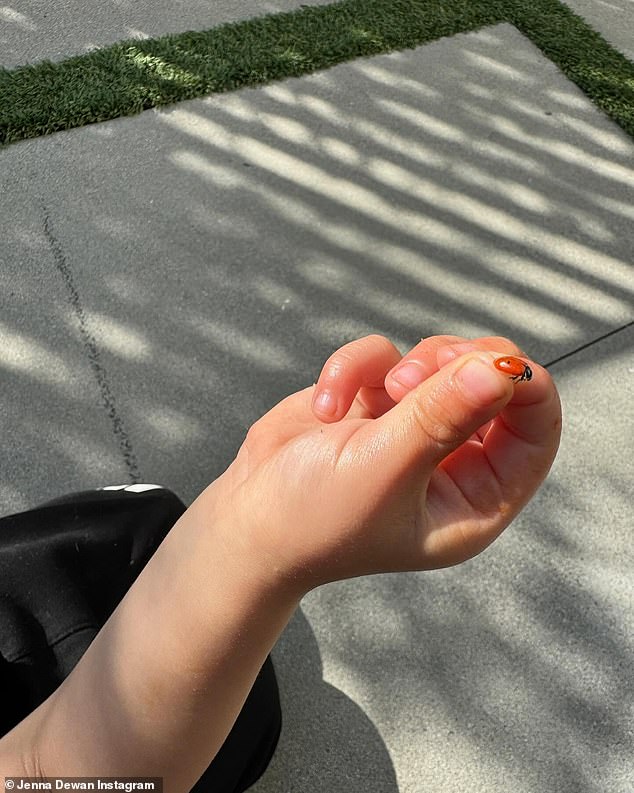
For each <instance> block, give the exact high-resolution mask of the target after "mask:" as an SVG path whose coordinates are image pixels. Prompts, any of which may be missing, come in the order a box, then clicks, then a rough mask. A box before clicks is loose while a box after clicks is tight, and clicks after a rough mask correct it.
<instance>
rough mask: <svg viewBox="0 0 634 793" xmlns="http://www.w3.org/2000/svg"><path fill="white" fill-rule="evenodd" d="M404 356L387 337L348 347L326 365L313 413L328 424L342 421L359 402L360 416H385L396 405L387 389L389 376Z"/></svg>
mask: <svg viewBox="0 0 634 793" xmlns="http://www.w3.org/2000/svg"><path fill="white" fill-rule="evenodd" d="M400 359H401V353H400V352H399V350H398V349H397V348H396V347H395V346H394V345H393V344H392V342H391V341H389V339H386V338H385V337H384V336H379V335H371V336H366V337H364V338H362V339H356V340H355V341H352V342H350V343H349V344H345V345H344V346H343V347H341V348H340V349H338V350H337V351H336V352H334V353H333V354H332V355H331V356H330V358H328V360H327V361H326V363H325V364H324V366H323V368H322V370H321V373H320V375H319V379H318V381H317V384H316V387H315V392H314V397H313V402H312V410H313V413H314V415H315V416H316V417H317V418H319V419H320V421H324V422H333V421H339V420H340V419H341V418H343V417H344V416H345V415H346V414H347V413H348V411H349V410H350V408H351V406H352V404H353V402H354V401H355V398H356V397H357V395H359V396H358V399H357V406H358V408H359V412H364V411H367V414H366V415H368V416H377V415H382V414H383V413H384V412H385V411H386V410H388V409H389V408H390V407H392V406H393V405H394V402H393V401H392V400H391V399H390V397H389V396H388V394H387V393H386V392H385V388H384V386H383V383H384V380H385V375H386V373H387V372H388V371H389V370H390V369H391V368H392V367H393V366H394V365H395V363H396V362H397V361H400Z"/></svg>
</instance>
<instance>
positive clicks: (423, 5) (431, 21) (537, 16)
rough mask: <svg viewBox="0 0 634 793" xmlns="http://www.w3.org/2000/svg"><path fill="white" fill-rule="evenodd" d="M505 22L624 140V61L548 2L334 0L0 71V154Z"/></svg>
mask: <svg viewBox="0 0 634 793" xmlns="http://www.w3.org/2000/svg"><path fill="white" fill-rule="evenodd" d="M499 22H510V23H512V24H514V25H516V26H517V28H518V29H519V30H520V31H521V32H522V33H524V34H525V35H526V36H528V38H530V39H531V40H532V41H533V42H534V43H535V45H536V46H537V47H539V48H540V49H541V50H542V52H543V53H544V54H545V55H546V56H547V57H548V58H550V59H551V60H552V61H554V62H555V63H556V64H557V65H558V66H559V67H560V69H561V70H562V71H563V72H564V74H565V75H566V76H567V77H569V78H570V79H571V80H572V81H573V82H575V83H576V84H577V85H578V86H579V87H580V88H581V89H582V90H583V91H585V93H586V94H587V95H588V96H589V97H590V99H591V100H592V101H593V102H595V103H596V104H597V105H598V106H599V107H600V108H601V109H602V110H603V111H604V112H605V113H607V115H608V116H610V117H611V118H612V119H613V120H614V121H615V122H616V123H617V124H619V125H620V126H621V127H622V128H623V129H624V130H626V132H628V133H629V134H630V135H632V136H634V64H633V63H632V62H631V61H629V60H628V59H627V58H625V56H623V55H622V54H621V53H620V52H618V51H617V50H615V49H614V48H613V47H611V46H610V45H609V44H608V43H607V42H606V41H605V40H604V39H603V38H602V37H601V36H600V35H599V34H598V33H596V32H595V31H594V30H592V28H590V27H589V25H588V24H587V23H586V22H585V21H584V20H583V19H582V18H581V17H579V16H577V15H576V14H574V13H573V12H572V11H571V10H570V9H569V8H568V7H567V6H565V5H564V4H563V3H561V2H559V0H530V2H526V0H488V1H487V0H440V1H439V0H343V2H339V3H334V4H332V5H327V6H313V7H310V6H309V7H304V8H301V9H299V10H297V11H293V12H291V13H284V14H275V15H269V16H265V17H260V18H257V19H250V20H246V21H244V22H238V23H233V24H228V25H222V26H221V27H217V28H213V29H211V30H206V31H201V32H186V33H181V34H178V35H170V36H162V37H160V38H156V39H150V40H142V41H137V40H131V41H122V42H119V43H117V44H114V45H112V46H110V47H104V48H102V49H99V50H95V51H93V52H90V53H88V54H86V55H80V56H77V57H73V58H69V59H67V60H64V61H61V62H59V63H51V62H50V61H42V62H40V63H36V64H32V65H27V66H22V67H19V68H16V69H12V70H7V69H1V68H0V146H4V145H7V144H9V143H12V142H14V141H18V140H23V139H25V138H33V137H37V136H39V135H46V134H49V133H51V132H55V131H57V130H63V129H71V128H73V127H80V126H84V125H85V124H91V123H95V122H99V121H106V120H108V119H111V118H117V117H119V116H127V115H133V114H135V113H140V112H141V111H142V110H145V109H147V108H150V107H157V106H159V105H166V104H172V103H174V102H180V101H182V100H184V99H193V98H195V97H201V96H206V95H208V94H212V93H218V92H224V91H232V90H235V89H238V88H242V87H244V86H255V85H262V84H264V83H268V82H272V81H274V80H282V79H284V78H287V77H299V76H301V75H304V74H308V73H310V72H314V71H316V70H320V69H326V68H328V67H330V66H334V65H336V64H338V63H342V62H344V61H349V60H352V59H354V58H359V57H364V56H370V55H378V54H379V53H386V52H391V51H394V50H402V49H410V48H413V47H417V46H420V45H421V44H425V43H427V42H430V41H434V40H435V39H438V38H441V37H443V36H451V35H453V34H455V33H461V32H468V31H471V30H476V29H478V28H481V27H484V26H487V25H493V24H496V23H499Z"/></svg>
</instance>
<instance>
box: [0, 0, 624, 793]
mask: <svg viewBox="0 0 634 793" xmlns="http://www.w3.org/2000/svg"><path fill="white" fill-rule="evenodd" d="M93 5H94V8H91V7H89V6H87V5H86V4H85V3H84V4H80V3H78V2H74V1H73V2H72V3H70V2H69V3H66V4H65V5H64V7H63V9H61V10H60V11H57V10H56V11H52V10H48V11H46V9H45V6H44V5H43V6H41V7H40V8H38V9H33V8H31V5H30V4H27V3H24V4H22V3H21V2H18V3H17V4H14V5H12V6H5V7H3V8H2V9H0V42H2V45H3V49H2V50H0V52H1V54H0V63H2V64H3V65H5V66H15V65H18V64H19V63H22V62H25V61H33V60H38V59H41V58H52V59H54V60H55V59H59V58H62V57H67V56H69V55H71V54H74V53H76V52H84V51H86V49H88V48H90V47H91V46H102V45H105V44H108V43H111V42H113V41H117V40H119V39H121V38H126V37H130V36H133V35H138V36H140V35H150V36H155V35H160V34H162V33H165V32H178V31H182V30H187V29H203V28H207V27H211V26H213V25H215V24H219V23H220V22H225V21H229V20H231V19H238V18H248V17H251V16H254V15H256V14H261V13H264V12H268V11H278V10H286V9H290V8H293V7H297V6H299V3H292V2H287V3H266V4H264V5H263V4H261V3H255V2H250V3H247V2H240V3H238V2H235V3H229V2H224V3H219V4H214V8H213V9H212V10H211V11H210V9H209V4H208V3H206V2H205V3H203V2H194V3H189V4H187V8H186V9H184V10H181V9H179V12H178V15H175V14H174V11H173V8H174V6H173V4H170V3H162V4H158V5H157V4H156V3H150V2H147V3H135V4H132V3H116V4H114V3H113V4H107V5H106V4H103V3H101V4H97V3H94V4H93ZM570 5H571V6H572V7H573V8H574V9H575V10H576V11H577V12H578V13H581V14H582V15H584V16H586V18H587V19H588V20H589V21H590V22H591V24H592V25H594V26H595V27H596V28H597V29H599V30H600V31H601V32H602V33H603V34H604V35H605V37H606V38H607V39H608V40H609V41H610V42H611V43H612V44H613V45H614V46H616V47H618V48H619V49H621V51H622V52H624V53H625V54H627V55H628V56H629V57H634V53H633V52H632V51H631V42H632V41H634V35H633V34H634V14H633V13H632V12H634V3H632V1H631V0H612V2H611V3H610V4H609V6H608V5H607V4H606V3H599V2H593V1H592V0H576V1H575V2H571V3H570ZM14 6H15V7H14ZM48 8H49V9H50V8H51V7H50V6H49V7H48ZM42 9H44V10H42ZM45 13H46V14H47V16H46V17H45V16H44V14H45ZM53 17H55V19H53ZM628 43H629V45H630V50H629V51H628V50H627V47H628ZM3 58H4V60H2V59H3ZM633 155H634V142H633V141H632V139H631V138H629V137H628V136H627V135H626V134H625V133H624V132H623V131H622V130H620V129H619V128H618V127H617V126H615V125H614V124H613V123H612V122H611V121H609V120H608V119H607V118H606V117H605V116H604V115H603V114H602V113H601V112H600V111H599V110H598V109H597V108H596V107H595V106H594V105H592V104H591V103H590V101H589V100H588V99H587V98H586V97H585V95H584V94H582V93H581V92H580V90H579V89H577V87H576V86H574V85H573V84H571V83H570V82H569V81H568V80H567V79H566V78H565V77H563V75H562V74H561V73H560V72H559V71H558V69H557V68H556V67H555V66H554V65H553V64H552V63H551V62H550V61H548V60H546V59H545V58H544V57H543V56H542V55H541V54H540V53H539V51H538V50H537V49H536V48H535V47H534V45H533V44H532V43H531V42H530V41H528V40H527V39H525V38H524V37H523V36H522V35H521V34H520V33H518V31H517V30H516V29H515V28H513V27H512V26H510V25H506V24H505V25H499V26H496V27H493V28H488V29H486V30H482V31H480V32H475V33H470V34H466V35H458V36H454V37H452V38H450V39H444V40H441V41H438V42H435V43H432V44H429V45H427V46H425V47H421V48H419V49H417V50H412V51H406V52H401V53H396V54H392V55H387V56H379V57H376V58H372V59H365V60H358V61H353V62H351V63H348V64H344V65H341V66H338V67H335V68H333V69H331V70H329V71H326V72H322V73H319V74H315V75H312V76H308V77H303V78H301V79H295V80H288V81H285V82H283V83H277V84H272V85H269V86H268V87H265V88H261V89H248V90H242V91H240V92H237V93H234V94H226V95H222V96H214V97H211V98H209V99H205V100H195V101H190V102H185V103H182V104H179V105H174V106H171V107H169V108H164V109H161V110H158V111H157V110H153V111H147V112H145V113H143V114H142V115H140V116H136V117H132V118H124V119H118V120H115V121H111V122H107V123H103V124H99V125H93V126H89V127H84V128H81V129H75V130H72V131H70V132H64V133H58V134H55V135H51V136H48V137H43V138H39V139H35V140H31V141H26V142H23V143H19V144H15V145H12V146H9V147H8V148H6V149H4V150H2V151H0V183H1V186H2V189H1V190H0V217H1V218H2V221H3V222H2V229H3V234H2V242H1V247H0V262H1V267H0V290H1V292H0V293H1V294H2V297H3V299H2V311H1V313H0V367H1V371H2V386H3V387H2V391H1V397H0V398H1V400H2V402H1V414H0V415H1V417H2V435H3V439H4V458H3V464H2V465H1V466H0V507H1V508H2V511H3V513H7V512H10V511H16V510H20V509H25V508H27V507H29V506H32V505H34V504H36V503H37V502H39V501H42V500H45V499H46V498H49V497H54V496H56V495H59V494H60V493H62V492H64V491H68V490H78V489H81V488H84V487H92V486H100V485H104V484H111V483H112V484H116V483H118V482H125V481H138V480H139V479H140V480H141V481H157V482H161V483H163V484H165V485H166V486H168V487H171V488H172V489H173V490H175V491H176V492H177V493H178V494H179V495H181V496H182V497H183V498H184V499H185V500H186V501H191V500H192V499H193V498H194V497H195V495H197V493H198V492H200V490H201V489H202V488H203V487H204V486H205V485H206V484H207V483H208V482H209V481H210V480H212V479H213V478H215V477H216V476H217V475H218V474H220V473H221V472H222V471H223V470H224V468H225V467H226V465H227V464H228V463H229V462H230V460H231V459H232V455H233V454H234V453H235V450H236V449H237V447H238V446H239V444H240V442H241V440H242V438H243V436H244V433H245V431H246V429H247V427H248V426H249V425H250V424H251V423H252V422H253V421H254V420H255V419H256V418H257V417H259V416H260V415H261V414H262V413H263V412H265V411H266V410H267V409H268V408H269V407H270V406H272V405H273V404H274V403H276V402H277V401H278V400H279V399H280V398H282V397H283V396H285V395H286V394H288V393H290V392H291V391H294V390H297V389H299V388H302V387H304V386H306V385H307V384H310V383H312V382H313V381H314V380H315V379H316V376H317V373H318V372H319V369H320V366H321V364H322V362H323V361H324V359H325V358H326V357H327V356H328V355H329V354H330V352H331V351H332V350H333V349H334V348H335V347H337V346H339V345H340V344H342V343H344V342H345V341H348V340H350V339H352V338H355V337H358V336H362V335H365V334H367V333H382V334H384V335H386V336H388V337H389V338H391V339H392V340H393V341H394V342H395V343H396V344H397V345H398V346H399V347H400V348H401V349H403V350H406V349H407V348H408V347H410V346H411V345H413V344H414V343H416V342H417V341H418V340H419V339H420V337H421V336H425V335H430V334H434V333H443V332H454V333H459V334H464V335H465V336H472V335H481V334H489V333H497V334H501V335H506V336H509V337H511V338H513V339H514V340H516V341H517V342H518V343H519V344H520V345H521V346H522V347H523V348H524V349H525V350H526V351H527V353H528V354H529V355H530V356H531V357H532V358H534V359H535V360H537V361H539V362H541V363H545V364H547V363H550V362H553V361H557V360H558V359H562V360H559V362H558V363H554V364H553V365H552V368H551V371H552V373H553V375H554V377H555V379H556V382H557V384H558V386H559V389H560V392H561V396H562V401H563V405H564V435H563V441H562V447H561V451H560V454H559V457H558V459H557V461H556V463H555V466H554V469H553V472H552V474H551V476H550V478H549V479H548V481H547V483H546V484H545V486H544V487H543V488H542V490H541V491H540V492H539V494H538V495H537V497H536V498H535V499H534V500H533V502H532V503H531V504H530V505H529V507H528V508H527V509H526V510H525V511H524V513H523V514H522V516H521V517H520V518H519V519H518V520H516V521H515V523H514V525H513V526H512V527H511V528H510V529H509V530H508V531H507V532H506V534H505V535H504V536H503V537H502V538H501V539H500V540H499V541H498V542H496V543H495V544H494V546H492V547H491V548H490V549H489V550H488V551H487V552H486V553H485V554H483V555H482V556H481V557H479V558H477V559H476V560H474V561H472V562H470V563H468V564H465V565H462V566H461V567H459V568H455V569H452V570H446V571H440V572H435V573H425V574H422V573H421V574H406V575H399V576H391V575H390V576H378V577H371V578H367V579H359V580H353V581H349V582H343V583H339V584H333V585H330V586H328V587H324V588H322V589H319V590H317V591H315V592H313V593H311V594H310V595H309V596H308V597H306V598H305V599H304V601H303V603H302V608H301V610H300V612H298V614H297V616H296V618H295V619H294V620H293V622H292V623H291V625H290V626H289V629H288V630H287V631H286V633H285V634H284V636H283V637H282V639H281V640H280V642H279V644H278V646H277V647H276V649H275V651H274V660H275V662H276V668H277V670H278V676H279V679H280V686H281V693H282V697H283V710H284V714H285V721H284V730H283V733H282V738H281V741H280V745H279V747H278V751H277V753H276V755H275V758H274V760H273V762H272V764H271V766H270V768H269V770H268V771H267V772H266V774H265V775H264V777H263V778H262V779H261V780H260V782H258V783H257V785H256V786H255V787H254V788H253V790H254V791H255V792H256V793H274V791H275V793H279V791H298V792H299V791H301V793H313V791H314V793H317V791H319V793H322V791H343V790H345V791H346V793H396V791H398V792H399V793H405V791H407V792H408V793H409V792H410V791H412V792H413V793H414V792H415V793H436V791H439V792H440V793H464V791H470V793H475V791H486V793H508V791H514V792H517V793H533V792H535V793H537V792H539V793H544V791H555V790H556V791H559V792H565V793H567V792H568V791H570V793H594V791H596V792H597V793H599V791H600V792H601V793H606V792H608V791H609V793H631V790H632V788H631V784H632V778H633V776H634V772H633V771H632V762H631V757H632V749H633V748H634V747H633V745H632V744H633V739H632V707H633V705H634V700H633V695H632V688H631V677H632V669H633V668H634V644H633V637H634V624H633V623H634V619H633V614H634V609H633V608H632V606H633V605H634V604H633V602H632V600H633V598H632V585H631V571H632V564H633V562H634V552H633V551H632V543H631V539H630V534H631V526H632V517H631V502H632V479H633V474H634V470H633V463H632V445H633V441H634V433H633V430H632V418H633V408H632V397H631V394H632V381H633V380H634V359H633V357H632V342H633V341H634V328H633V327H632V326H630V327H629V328H626V329H624V330H621V331H619V332H616V333H612V332H613V331H616V330H617V329H619V328H623V327H624V326H625V325H627V323H629V322H631V321H632V304H633V300H632V291H633V289H632V287H633V278H632V249H633V241H634V240H633V237H634V233H633V232H632V228H633V220H634V202H633V196H634V192H633V188H634V157H633ZM610 334H611V335H610ZM603 337H605V338H603ZM602 338H603V340H600V341H597V340H599V339H602ZM593 342H594V343H593ZM581 348H583V349H581Z"/></svg>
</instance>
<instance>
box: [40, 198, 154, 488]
mask: <svg viewBox="0 0 634 793" xmlns="http://www.w3.org/2000/svg"><path fill="white" fill-rule="evenodd" d="M41 206H42V210H43V212H44V236H45V237H46V240H47V242H48V244H49V247H50V249H51V253H52V254H53V260H54V262H55V268H56V269H57V271H58V272H59V274H60V276H61V277H62V280H63V282H64V286H65V288H66V291H67V293H68V299H69V302H70V305H71V308H72V310H73V313H74V314H75V317H76V319H77V322H78V324H79V333H80V336H81V340H82V343H83V347H84V353H85V355H86V357H87V358H88V363H89V364H90V368H91V370H92V373H93V375H94V377H95V380H96V381H97V387H98V389H99V394H100V396H101V401H102V404H103V407H104V408H105V411H106V413H107V415H108V418H109V419H110V422H111V424H112V431H113V434H114V437H115V440H116V441H117V444H118V446H119V449H120V450H121V453H122V455H123V460H124V462H125V466H126V468H127V470H128V476H129V477H130V481H131V484H135V483H136V482H139V481H140V472H139V466H138V462H137V458H136V455H135V453H134V450H133V449H132V443H131V441H130V438H129V436H128V433H127V431H126V428H125V426H124V423H123V419H122V418H121V416H120V415H119V412H118V410H117V405H116V401H115V398H114V394H113V393H112V388H111V387H110V383H109V380H108V375H107V373H106V369H105V368H104V366H103V364H102V363H101V355H100V353H99V347H98V346H97V342H96V340H95V337H94V336H93V335H92V333H91V332H90V330H89V329H88V322H87V318H86V312H85V311H84V307H83V305H82V302H81V297H80V295H79V291H78V289H77V286H76V284H75V279H74V277H73V271H72V268H71V266H70V264H69V263H68V261H67V259H66V256H65V254H64V250H63V248H62V245H61V243H60V241H59V240H58V239H57V237H56V236H55V235H54V233H53V231H52V229H51V223H50V217H49V212H48V208H47V207H46V205H45V204H44V203H43V202H41Z"/></svg>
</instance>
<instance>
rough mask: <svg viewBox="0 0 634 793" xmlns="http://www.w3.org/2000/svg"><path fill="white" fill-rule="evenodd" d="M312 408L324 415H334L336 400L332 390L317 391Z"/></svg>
mask: <svg viewBox="0 0 634 793" xmlns="http://www.w3.org/2000/svg"><path fill="white" fill-rule="evenodd" d="M313 408H314V409H315V410H316V411H317V412H318V413H323V415H324V416H334V415H335V413H336V412H337V400H336V398H335V395H334V394H333V393H332V391H319V393H318V394H317V395H316V396H315V399H314V400H313Z"/></svg>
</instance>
